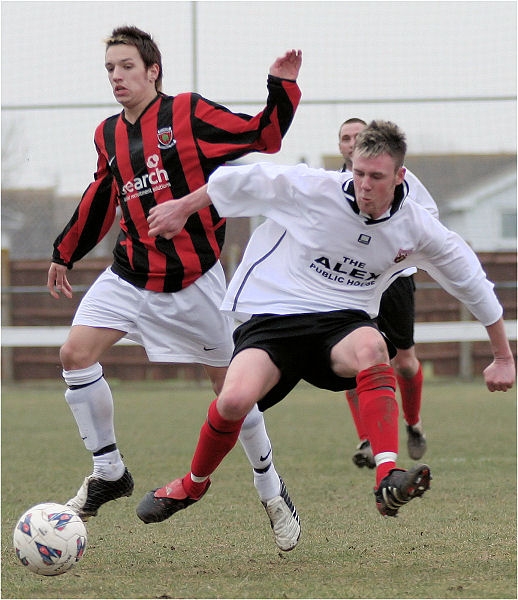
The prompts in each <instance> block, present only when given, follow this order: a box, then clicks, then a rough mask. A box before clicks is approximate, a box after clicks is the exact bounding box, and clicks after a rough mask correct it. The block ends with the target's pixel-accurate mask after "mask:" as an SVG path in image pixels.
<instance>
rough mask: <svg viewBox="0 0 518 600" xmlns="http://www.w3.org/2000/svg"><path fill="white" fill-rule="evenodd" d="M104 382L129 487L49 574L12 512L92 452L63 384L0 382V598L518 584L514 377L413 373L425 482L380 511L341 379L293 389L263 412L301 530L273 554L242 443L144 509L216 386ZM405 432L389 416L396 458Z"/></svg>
mask: <svg viewBox="0 0 518 600" xmlns="http://www.w3.org/2000/svg"><path fill="white" fill-rule="evenodd" d="M112 388H113V392H114V396H115V399H116V413H115V415H116V427H117V431H118V443H119V446H120V448H121V450H122V452H123V453H124V455H125V461H126V463H127V465H128V467H129V468H130V470H131V472H132V473H133V475H134V477H135V482H136V485H135V493H134V495H133V496H132V497H131V498H125V499H121V500H119V501H117V502H111V503H109V504H107V505H106V506H105V507H103V508H102V509H101V510H100V512H99V516H98V517H96V518H95V519H91V520H90V522H89V524H88V534H89V539H88V544H89V545H88V548H87V551H86V553H85V556H84V558H83V559H82V561H81V562H80V563H78V565H77V566H76V567H75V568H74V569H72V570H71V571H69V572H68V573H66V574H64V575H61V576H59V577H48V578H46V577H41V576H36V575H33V574H31V573H30V572H27V571H26V570H25V569H24V568H23V567H22V566H21V565H20V564H19V563H18V561H17V559H16V557H15V555H14V552H13V549H12V531H13V528H14V525H15V523H16V520H17V518H18V517H19V516H20V515H21V513H22V512H24V510H26V509H27V508H28V507H29V506H32V505H33V504H36V503H38V502H44V501H57V502H65V501H66V500H67V499H68V498H69V497H70V496H72V495H73V494H75V491H76V489H77V487H78V486H79V484H80V483H81V481H82V478H83V477H84V476H85V475H86V474H88V473H89V472H90V470H91V458H90V456H89V454H88V453H87V452H86V451H85V449H84V447H83V445H82V442H81V440H80V439H79V436H78V434H77V429H76V425H75V422H74V420H73V418H72V416H71V414H70V412H69V409H68V407H67V405H66V403H65V401H64V399H63V385H59V384H58V383H53V382H52V383H50V382H37V383H36V382H34V383H32V384H29V383H27V384H24V385H17V386H9V385H4V386H3V394H2V395H3V402H2V597H3V598H516V409H515V405H516V402H515V400H516V395H515V393H514V391H513V392H511V393H507V394H496V393H495V394H490V393H489V392H487V391H486V390H485V388H484V385H483V383H482V382H481V381H477V382H474V383H469V384H467V383H456V382H454V381H439V382H436V381H427V382H425V391H424V401H423V420H424V423H425V426H426V433H427V437H428V445H429V450H428V453H427V455H426V461H427V462H428V463H429V464H430V466H431V468H432V473H433V477H434V479H433V482H432V489H431V490H430V491H429V492H427V494H425V496H424V497H423V498H422V499H419V500H415V501H413V502H411V503H410V504H409V505H408V506H405V507H404V508H403V509H402V510H401V512H400V516H399V517H398V518H397V519H388V518H385V519H383V518H382V517H381V516H380V515H379V514H378V512H377V511H376V508H375V505H374V499H373V494H372V488H373V484H374V474H373V471H370V470H366V469H362V470H359V469H357V468H356V467H355V466H354V465H353V464H352V462H351V458H350V457H351V455H352V452H353V450H354V447H355V445H356V443H357V442H356V439H355V434H354V430H353V425H352V419H351V417H350V415H349V414H348V408H347V405H346V401H345V399H344V396H343V394H333V393H331V392H324V391H320V390H316V389H314V388H310V387H309V386H300V387H299V388H297V390H295V391H294V392H293V393H292V394H291V395H290V396H289V398H288V399H286V400H285V401H284V402H283V403H281V404H280V405H278V406H277V407H275V408H273V409H271V410H270V411H268V413H266V419H267V425H268V430H269V433H270V437H271V439H272V442H273V445H274V452H275V463H276V466H277V469H278V471H279V472H280V473H281V474H282V476H283V478H284V479H285V481H286V483H287V485H288V489H289V491H290V494H291V496H292V498H293V500H294V502H295V504H296V506H297V509H298V511H299V514H300V516H301V520H302V537H301V541H300V543H299V545H298V546H297V548H296V549H295V550H294V551H293V552H290V553H282V552H280V551H279V550H278V549H277V548H276V546H275V544H274V541H273V537H272V535H271V531H270V527H269V522H268V519H267V517H266V514H265V512H264V510H263V508H262V507H261V505H260V503H259V502H258V499H257V496H256V492H255V490H254V488H253V484H252V475H251V472H250V469H249V467H248V463H247V461H246V458H245V456H244V453H243V452H242V451H241V449H240V448H239V447H236V448H235V449H234V450H233V451H232V453H231V454H230V455H229V456H228V457H227V459H226V460H225V461H224V462H223V464H222V465H221V467H220V468H219V469H218V471H217V472H216V474H215V476H214V477H213V485H212V487H211V489H210V491H209V492H208V493H207V496H206V497H205V498H204V499H203V501H201V502H200V503H199V504H196V505H195V506H193V507H191V508H189V509H188V510H186V511H183V512H181V513H179V514H178V515H175V516H174V517H173V518H171V519H170V520H168V521H166V522H164V523H160V524H152V525H144V524H143V523H141V522H140V521H139V520H138V519H137V517H136V515H135V506H136V504H137V503H138V502H139V500H140V498H141V497H142V496H143V494H144V493H145V492H147V491H148V490H149V489H152V488H154V487H157V486H159V485H162V484H164V483H166V482H167V481H169V480H171V479H172V478H173V477H175V476H178V475H183V474H184V473H185V472H186V471H187V470H188V468H189V465H190V459H191V456H192V452H193V450H194V446H195V443H196V441H197V437H198V432H199V429H200V426H201V424H202V422H203V420H204V418H205V414H206V410H207V406H208V404H209V402H210V400H211V399H212V394H211V392H210V390H209V389H208V387H205V386H202V387H196V386H187V385H185V386H181V385H178V384H174V383H171V382H156V383H131V384H125V385H123V384H117V382H112ZM405 445H406V437H405V434H404V432H403V428H401V452H400V460H399V463H398V464H399V465H400V466H402V467H408V466H410V465H411V464H412V463H411V461H410V460H409V459H408V457H407V453H406V447H405Z"/></svg>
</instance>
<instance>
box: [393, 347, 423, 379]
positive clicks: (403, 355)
mask: <svg viewBox="0 0 518 600" xmlns="http://www.w3.org/2000/svg"><path fill="white" fill-rule="evenodd" d="M392 366H393V367H394V371H396V373H397V374H398V375H400V376H401V377H403V378H404V379H412V377H413V376H414V375H415V374H416V373H417V371H418V370H419V360H418V359H417V357H416V355H415V351H414V348H413V347H412V348H409V349H408V350H398V351H397V354H396V356H395V357H394V358H393V360H392Z"/></svg>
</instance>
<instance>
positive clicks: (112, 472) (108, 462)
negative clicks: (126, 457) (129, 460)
mask: <svg viewBox="0 0 518 600" xmlns="http://www.w3.org/2000/svg"><path fill="white" fill-rule="evenodd" d="M93 460H94V470H93V473H92V475H94V477H99V478H100V479H106V480H107V481H117V479H120V478H121V477H122V476H123V474H124V471H125V470H126V467H125V466H124V463H123V462H122V459H121V455H120V452H119V451H118V450H117V449H115V450H112V451H111V452H106V453H105V454H99V456H93Z"/></svg>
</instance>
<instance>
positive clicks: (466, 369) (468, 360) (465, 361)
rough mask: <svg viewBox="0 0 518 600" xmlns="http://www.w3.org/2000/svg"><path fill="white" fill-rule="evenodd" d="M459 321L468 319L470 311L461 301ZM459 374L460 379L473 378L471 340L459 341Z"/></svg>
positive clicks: (469, 318)
mask: <svg viewBox="0 0 518 600" xmlns="http://www.w3.org/2000/svg"><path fill="white" fill-rule="evenodd" d="M459 312H460V316H459V320H460V321H470V320H471V313H470V312H469V310H468V309H467V308H466V307H465V306H464V304H462V303H461V305H460V311H459ZM459 376H460V378H461V379H464V380H470V379H473V344H472V343H471V342H460V348H459Z"/></svg>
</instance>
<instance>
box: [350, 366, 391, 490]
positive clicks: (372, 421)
mask: <svg viewBox="0 0 518 600" xmlns="http://www.w3.org/2000/svg"><path fill="white" fill-rule="evenodd" d="M356 382H357V387H356V391H357V393H358V398H359V405H360V418H361V420H362V423H363V424H364V426H365V430H366V432H367V438H368V439H369V441H370V443H371V447H372V453H373V454H374V456H376V455H377V454H381V453H385V452H388V453H391V454H389V455H388V456H386V457H378V460H379V458H381V459H382V460H383V462H382V463H381V464H380V465H378V466H377V468H376V487H378V485H379V483H380V481H381V480H382V479H383V478H384V477H385V475H388V473H389V471H390V470H391V469H394V468H395V466H396V462H395V461H396V456H397V452H398V414H399V409H398V404H397V402H396V393H395V389H396V378H395V377H394V371H393V369H392V367H391V366H389V365H374V366H373V367H369V368H368V369H364V370H363V371H360V372H359V373H358V375H357V376H356Z"/></svg>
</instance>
